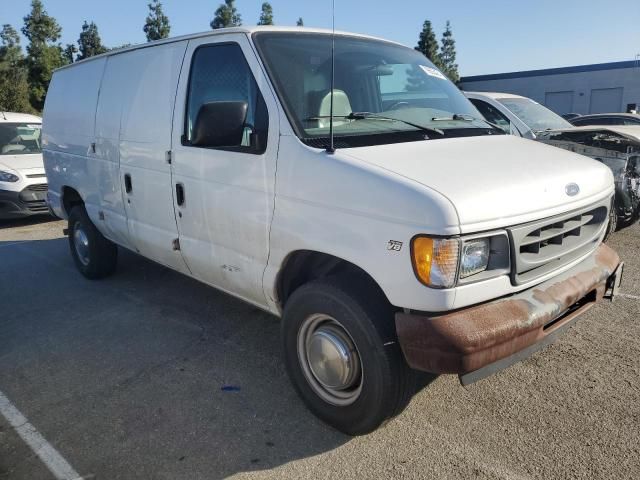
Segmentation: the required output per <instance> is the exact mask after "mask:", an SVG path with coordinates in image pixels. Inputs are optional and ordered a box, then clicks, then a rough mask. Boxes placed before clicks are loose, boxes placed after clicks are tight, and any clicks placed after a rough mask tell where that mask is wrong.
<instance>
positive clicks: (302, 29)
mask: <svg viewBox="0 0 640 480" xmlns="http://www.w3.org/2000/svg"><path fill="white" fill-rule="evenodd" d="M256 32H283V33H286V32H291V33H323V34H327V35H331V34H332V33H333V31H332V30H329V29H326V28H309V27H278V26H273V25H268V26H263V25H256V26H252V27H244V26H241V27H231V28H218V29H215V30H208V31H206V32H200V33H192V34H189V35H181V36H179V37H170V38H165V39H162V40H156V41H154V42H147V43H140V44H137V45H131V46H130V47H124V48H118V49H116V50H110V51H108V52H106V53H103V54H101V55H95V56H93V57H90V58H87V59H84V60H80V61H78V62H74V63H71V64H69V65H65V66H63V67H60V68H59V69H58V70H62V69H65V68H70V67H72V66H74V65H76V64H80V63H85V62H90V61H92V60H95V59H98V58H102V57H109V56H111V55H119V54H121V53H125V52H130V51H133V50H138V49H141V48H148V47H152V46H156V45H163V44H165V43H174V42H181V41H183V40H192V39H195V38H204V37H213V36H216V35H228V34H234V33H236V34H237V33H242V34H245V35H251V34H253V33H256ZM335 34H336V35H340V36H349V37H358V38H367V39H370V40H380V41H383V42H388V43H395V44H396V45H401V44H400V43H398V42H393V41H391V40H387V39H384V38H379V37H372V36H370V35H363V34H359V33H351V32H343V31H338V30H336V31H335Z"/></svg>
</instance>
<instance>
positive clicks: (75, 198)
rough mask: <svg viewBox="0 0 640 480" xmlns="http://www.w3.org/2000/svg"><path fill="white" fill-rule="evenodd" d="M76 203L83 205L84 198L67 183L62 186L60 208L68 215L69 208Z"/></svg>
mask: <svg viewBox="0 0 640 480" xmlns="http://www.w3.org/2000/svg"><path fill="white" fill-rule="evenodd" d="M77 205H84V200H83V198H82V196H81V195H80V193H79V192H78V191H77V190H76V189H75V188H73V187H69V186H67V185H65V186H63V187H62V208H64V213H65V214H66V215H67V217H68V216H69V214H70V213H71V209H72V208H73V207H75V206H77Z"/></svg>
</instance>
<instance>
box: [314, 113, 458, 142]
mask: <svg viewBox="0 0 640 480" xmlns="http://www.w3.org/2000/svg"><path fill="white" fill-rule="evenodd" d="M325 118H329V115H323V116H318V117H309V118H305V119H304V120H305V121H307V120H322V119H325ZM333 118H344V119H346V120H384V121H388V122H400V123H404V124H405V125H409V126H410V127H413V128H416V129H418V130H420V131H422V132H427V133H436V134H438V135H440V136H442V137H444V136H446V133H444V131H443V130H440V129H439V128H431V127H425V126H424V125H418V124H417V123H413V122H409V121H408V120H402V119H401V118H395V117H386V116H384V115H378V114H377V113H372V112H351V113H350V114H349V115H334V116H333Z"/></svg>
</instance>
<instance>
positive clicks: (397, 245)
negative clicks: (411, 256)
mask: <svg viewBox="0 0 640 480" xmlns="http://www.w3.org/2000/svg"><path fill="white" fill-rule="evenodd" d="M387 250H391V251H392V252H399V251H400V250H402V242H399V241H398V240H389V241H388V242H387Z"/></svg>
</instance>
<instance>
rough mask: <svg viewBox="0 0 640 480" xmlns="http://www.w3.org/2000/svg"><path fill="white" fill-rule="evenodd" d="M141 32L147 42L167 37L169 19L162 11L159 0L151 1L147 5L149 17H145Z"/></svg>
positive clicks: (169, 28)
mask: <svg viewBox="0 0 640 480" xmlns="http://www.w3.org/2000/svg"><path fill="white" fill-rule="evenodd" d="M143 30H144V33H145V34H146V36H147V42H152V41H154V40H160V39H161V38H167V37H168V36H169V32H170V31H171V25H169V17H167V16H166V15H165V14H164V12H163V11H162V3H160V0H153V1H152V2H151V3H149V15H147V20H146V23H145V24H144V28H143Z"/></svg>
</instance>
